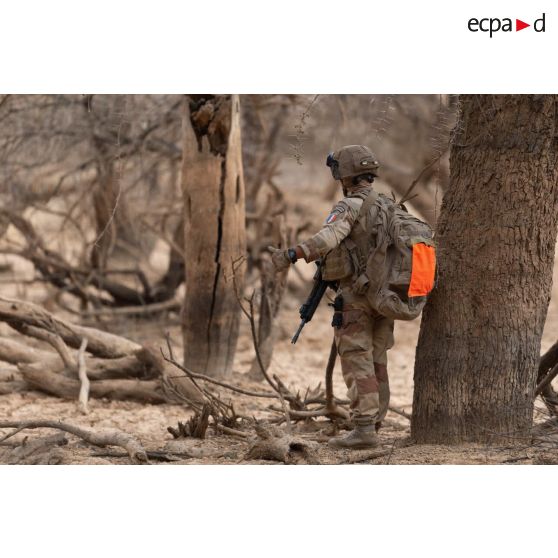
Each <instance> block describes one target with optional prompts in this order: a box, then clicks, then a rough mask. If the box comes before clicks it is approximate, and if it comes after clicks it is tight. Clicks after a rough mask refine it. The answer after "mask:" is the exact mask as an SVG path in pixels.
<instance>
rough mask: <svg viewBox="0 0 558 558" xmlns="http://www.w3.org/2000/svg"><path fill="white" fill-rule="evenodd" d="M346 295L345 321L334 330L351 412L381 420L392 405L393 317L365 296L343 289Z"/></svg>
mask: <svg viewBox="0 0 558 558" xmlns="http://www.w3.org/2000/svg"><path fill="white" fill-rule="evenodd" d="M343 299H344V307H343V325H342V326H341V328H340V329H337V328H335V329H334V331H335V340H336V343H337V351H338V353H339V356H340V358H341V369H342V371H343V379H344V380H345V384H346V386H347V395H348V397H349V400H350V402H351V412H352V414H353V417H358V416H370V417H372V418H373V419H374V420H375V421H376V422H379V421H381V420H383V418H384V417H385V415H386V413H387V410H388V405H389V380H388V373H387V351H388V350H389V349H391V347H393V342H394V339H393V320H392V319H391V318H386V317H385V316H381V315H380V314H378V313H377V312H375V311H374V310H372V308H371V307H370V305H369V304H368V301H367V300H366V298H365V297H361V296H356V295H354V294H353V293H351V292H350V291H349V292H348V291H347V290H345V289H343Z"/></svg>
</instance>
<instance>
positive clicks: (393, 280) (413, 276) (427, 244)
mask: <svg viewBox="0 0 558 558" xmlns="http://www.w3.org/2000/svg"><path fill="white" fill-rule="evenodd" d="M435 269H436V253H435V247H434V240H433V235H432V229H431V228H430V226H429V225H428V224H427V223H424V222H423V221H421V220H420V219H418V218H417V217H415V216H413V215H411V214H410V213H408V212H407V210H406V209H405V207H404V206H402V205H400V204H397V203H396V202H395V201H394V200H391V199H390V198H388V197H387V196H384V195H383V194H378V193H377V192H375V191H374V190H370V192H369V193H368V195H367V196H366V198H364V200H363V203H362V206H361V208H360V211H359V214H358V217H357V219H356V221H355V224H354V225H353V228H352V230H351V232H350V233H349V235H348V236H347V238H345V239H344V240H343V241H342V242H341V243H340V245H339V246H338V247H337V248H335V249H334V250H332V251H331V252H329V253H328V254H327V255H326V257H325V261H324V264H323V266H322V278H323V279H325V280H327V281H341V283H342V284H351V290H352V291H353V292H354V293H355V294H357V295H363V296H366V298H367V299H368V302H369V303H370V305H371V306H372V308H373V309H374V310H376V311H377V312H378V313H380V314H382V315H383V316H387V317H389V318H393V319H397V320H413V319H414V318H416V317H417V316H418V315H419V314H420V313H421V311H422V309H423V307H424V305H425V304H426V297H427V295H428V293H429V292H430V291H431V290H432V288H433V286H434V276H435Z"/></svg>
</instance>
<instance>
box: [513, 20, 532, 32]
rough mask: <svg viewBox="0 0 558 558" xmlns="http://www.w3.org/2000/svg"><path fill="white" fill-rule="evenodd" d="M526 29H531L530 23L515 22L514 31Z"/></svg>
mask: <svg viewBox="0 0 558 558" xmlns="http://www.w3.org/2000/svg"><path fill="white" fill-rule="evenodd" d="M526 27H531V24H530V23H525V22H524V21H521V20H520V19H516V20H515V30H516V31H521V30H522V29H525V28H526Z"/></svg>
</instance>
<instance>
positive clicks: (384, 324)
mask: <svg viewBox="0 0 558 558" xmlns="http://www.w3.org/2000/svg"><path fill="white" fill-rule="evenodd" d="M361 184H362V183H361ZM369 190H370V186H369V185H366V186H365V185H359V186H358V187H356V188H354V189H351V190H350V191H349V192H348V193H347V194H346V196H345V198H344V199H343V200H342V201H340V202H339V203H338V204H337V205H335V206H334V207H333V209H332V211H331V213H330V215H329V217H328V218H327V220H326V224H325V225H324V227H323V228H322V229H321V230H320V231H319V232H318V233H317V234H315V235H314V236H312V237H311V238H310V239H308V240H307V241H305V242H303V243H302V244H300V248H301V249H302V251H303V253H304V258H305V260H306V261H307V262H309V261H313V260H316V259H318V258H321V257H323V256H325V255H326V254H327V253H328V252H329V251H330V250H332V249H333V248H335V247H336V246H338V245H339V244H340V243H341V242H342V241H343V240H344V239H345V238H347V237H348V236H349V235H350V233H351V230H352V227H353V225H354V224H355V221H356V219H357V217H358V214H359V211H360V208H361V205H362V203H363V198H365V197H366V195H367V193H368V192H369ZM351 284H352V278H350V279H346V280H342V281H341V282H340V287H339V291H340V292H341V293H342V295H343V300H344V307H343V325H342V326H341V328H340V329H335V339H336V343H337V349H338V352H339V356H340V358H341V368H342V371H343V379H344V380H345V384H346V385H347V389H348V392H347V394H348V397H349V399H350V401H351V410H352V413H353V415H354V417H355V418H358V417H360V416H362V417H365V416H366V417H371V418H372V419H373V420H374V421H376V422H378V421H381V420H382V419H383V418H384V417H385V415H386V412H387V409H388V404H389V382H388V374H387V351H388V350H389V349H390V348H391V347H392V346H393V341H394V340H393V320H392V319H390V318H386V317H384V316H382V315H380V314H378V313H377V312H375V311H374V310H373V309H372V308H371V307H370V304H369V303H368V301H367V300H366V298H365V297H364V296H358V295H357V294H355V293H354V292H353V291H352V289H351Z"/></svg>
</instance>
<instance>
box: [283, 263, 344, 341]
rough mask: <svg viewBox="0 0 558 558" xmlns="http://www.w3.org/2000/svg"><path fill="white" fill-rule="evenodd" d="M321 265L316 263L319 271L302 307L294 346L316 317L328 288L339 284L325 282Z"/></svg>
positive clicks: (293, 339)
mask: <svg viewBox="0 0 558 558" xmlns="http://www.w3.org/2000/svg"><path fill="white" fill-rule="evenodd" d="M321 265H322V264H321V261H320V260H317V261H316V266H317V269H316V273H314V286H313V287H312V291H311V292H310V294H309V295H308V298H307V299H306V301H305V302H304V304H303V305H302V306H301V307H300V310H299V314H300V319H301V322H300V325H299V326H298V329H297V330H296V333H295V334H294V335H293V338H292V339H291V343H292V344H293V345H294V344H295V343H296V342H297V340H298V336H299V335H300V332H301V331H302V328H303V327H304V326H305V325H306V324H307V323H308V322H309V321H310V320H311V319H312V317H313V316H314V312H315V311H316V308H318V305H319V304H320V301H321V300H322V297H323V296H324V293H325V292H326V290H327V288H328V287H330V288H332V289H336V288H337V283H336V282H335V281H324V280H323V279H322V268H321Z"/></svg>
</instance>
